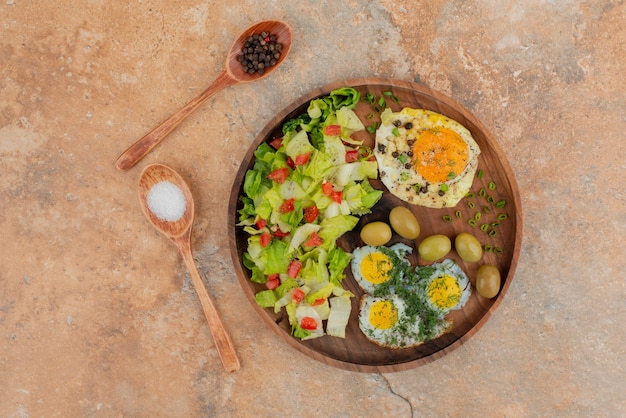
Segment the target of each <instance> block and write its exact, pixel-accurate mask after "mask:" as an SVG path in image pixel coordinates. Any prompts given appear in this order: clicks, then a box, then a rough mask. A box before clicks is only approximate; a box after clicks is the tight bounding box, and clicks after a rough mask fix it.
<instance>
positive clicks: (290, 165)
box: [287, 157, 296, 170]
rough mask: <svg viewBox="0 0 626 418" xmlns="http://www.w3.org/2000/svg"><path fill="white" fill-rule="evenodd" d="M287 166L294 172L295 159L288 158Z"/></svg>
mask: <svg viewBox="0 0 626 418" xmlns="http://www.w3.org/2000/svg"><path fill="white" fill-rule="evenodd" d="M287 165H288V166H289V168H291V169H292V170H293V169H295V168H296V163H295V162H294V161H293V159H292V158H291V157H287Z"/></svg>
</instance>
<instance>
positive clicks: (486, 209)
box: [483, 206, 491, 215]
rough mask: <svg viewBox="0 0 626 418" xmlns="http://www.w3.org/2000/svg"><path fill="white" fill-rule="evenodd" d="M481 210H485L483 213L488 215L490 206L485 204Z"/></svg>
mask: <svg viewBox="0 0 626 418" xmlns="http://www.w3.org/2000/svg"><path fill="white" fill-rule="evenodd" d="M483 212H485V215H488V214H490V213H491V208H490V207H489V206H485V207H484V208H483Z"/></svg>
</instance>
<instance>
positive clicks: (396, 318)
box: [359, 294, 423, 348]
mask: <svg viewBox="0 0 626 418" xmlns="http://www.w3.org/2000/svg"><path fill="white" fill-rule="evenodd" d="M406 310H407V308H406V304H405V302H404V301H403V300H402V298H400V297H399V296H396V295H387V296H384V297H379V296H372V295H369V294H365V295H363V297H362V298H361V307H360V310H359V328H360V329H361V332H363V334H364V335H365V337H366V338H367V339H368V340H370V341H372V342H374V343H376V344H378V345H380V346H381V347H388V348H407V347H412V346H415V345H417V344H421V343H422V342H423V339H422V338H420V332H419V318H417V317H414V318H409V317H408V316H407V314H406Z"/></svg>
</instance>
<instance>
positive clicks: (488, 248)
mask: <svg viewBox="0 0 626 418" xmlns="http://www.w3.org/2000/svg"><path fill="white" fill-rule="evenodd" d="M484 250H485V252H486V253H490V252H491V250H493V247H492V246H491V245H485V247H484Z"/></svg>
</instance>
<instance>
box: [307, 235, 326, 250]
mask: <svg viewBox="0 0 626 418" xmlns="http://www.w3.org/2000/svg"><path fill="white" fill-rule="evenodd" d="M323 242H324V241H322V239H321V238H320V236H319V235H317V232H313V233H312V234H311V235H309V239H308V240H306V242H305V243H304V246H305V247H317V246H318V245H322V243H323Z"/></svg>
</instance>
